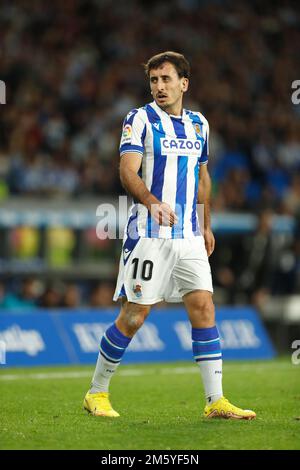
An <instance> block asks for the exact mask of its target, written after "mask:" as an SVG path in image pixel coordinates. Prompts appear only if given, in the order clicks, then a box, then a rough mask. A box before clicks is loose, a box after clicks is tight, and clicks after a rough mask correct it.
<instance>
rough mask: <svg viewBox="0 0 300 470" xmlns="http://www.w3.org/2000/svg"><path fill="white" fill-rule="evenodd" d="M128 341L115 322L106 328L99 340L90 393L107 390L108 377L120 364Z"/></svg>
mask: <svg viewBox="0 0 300 470" xmlns="http://www.w3.org/2000/svg"><path fill="white" fill-rule="evenodd" d="M130 341H131V338H128V337H127V336H125V335H123V333H122V332H121V331H120V330H119V329H118V328H117V327H116V325H115V323H114V324H113V325H111V326H110V327H109V328H108V329H107V330H106V332H105V333H104V335H103V336H102V339H101V342H100V346H99V350H100V352H99V356H98V361H97V364H96V369H95V373H94V376H93V380H92V386H91V389H90V393H99V392H108V389H109V383H110V379H111V377H112V376H113V374H114V373H115V371H116V369H117V367H118V365H119V364H120V362H121V359H122V357H123V355H124V353H125V351H126V348H127V346H128V345H129V343H130Z"/></svg>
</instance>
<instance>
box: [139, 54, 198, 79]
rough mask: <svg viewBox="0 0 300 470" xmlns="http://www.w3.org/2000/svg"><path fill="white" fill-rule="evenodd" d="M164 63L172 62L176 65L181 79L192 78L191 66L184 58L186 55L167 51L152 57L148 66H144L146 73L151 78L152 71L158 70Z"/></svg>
mask: <svg viewBox="0 0 300 470" xmlns="http://www.w3.org/2000/svg"><path fill="white" fill-rule="evenodd" d="M164 62H170V63H171V64H173V65H174V67H175V69H176V70H177V73H178V76H179V78H182V77H184V78H189V76H190V64H189V62H188V61H187V60H186V58H185V57H184V55H182V54H179V53H178V52H173V51H167V52H161V53H160V54H156V55H154V56H153V57H151V58H150V59H149V60H148V62H147V63H146V64H143V66H144V70H145V73H146V75H147V77H149V74H150V70H153V69H157V68H158V67H160V66H161V65H162V64H163V63H164Z"/></svg>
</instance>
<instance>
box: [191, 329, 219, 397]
mask: <svg viewBox="0 0 300 470" xmlns="http://www.w3.org/2000/svg"><path fill="white" fill-rule="evenodd" d="M192 342H193V355H194V359H195V361H196V362H197V363H198V364H199V368H200V372H201V376H202V381H203V386H204V390H205V398H206V400H207V403H209V404H211V403H213V402H215V401H217V400H218V399H219V398H221V397H222V396H223V390H222V352H221V345H220V338H219V333H218V329H217V327H216V326H213V327H211V328H192Z"/></svg>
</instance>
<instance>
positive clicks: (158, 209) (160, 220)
mask: <svg viewBox="0 0 300 470" xmlns="http://www.w3.org/2000/svg"><path fill="white" fill-rule="evenodd" d="M150 212H151V216H152V218H153V219H154V220H155V222H156V223H157V224H158V225H163V226H164V227H173V225H175V224H177V222H178V217H177V215H176V214H175V212H174V211H173V210H172V209H171V207H170V206H169V204H167V203H166V202H161V203H160V204H152V205H151V210H150Z"/></svg>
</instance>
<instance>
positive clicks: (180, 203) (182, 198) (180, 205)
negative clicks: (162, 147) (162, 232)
mask: <svg viewBox="0 0 300 470" xmlns="http://www.w3.org/2000/svg"><path fill="white" fill-rule="evenodd" d="M172 123H173V127H174V131H175V134H176V137H177V139H186V133H185V130H184V124H183V122H182V120H180V121H179V120H178V119H176V118H172ZM187 169H188V157H187V156H183V155H180V156H178V157H177V182H176V206H175V212H176V215H177V217H178V223H177V224H176V226H175V225H173V227H172V238H183V224H184V213H185V204H186V189H187Z"/></svg>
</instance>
